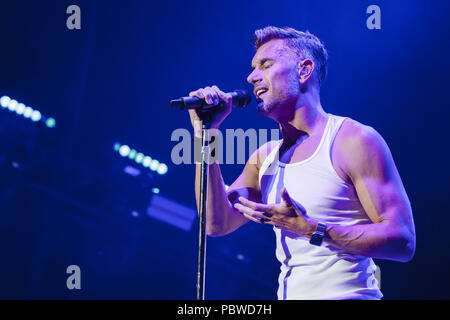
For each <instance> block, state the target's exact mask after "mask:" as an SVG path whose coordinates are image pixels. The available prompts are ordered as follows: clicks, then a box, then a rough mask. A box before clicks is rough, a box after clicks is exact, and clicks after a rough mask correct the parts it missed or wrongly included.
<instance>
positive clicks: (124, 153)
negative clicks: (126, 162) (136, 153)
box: [119, 144, 130, 157]
mask: <svg viewBox="0 0 450 320" xmlns="http://www.w3.org/2000/svg"><path fill="white" fill-rule="evenodd" d="M129 153H130V147H129V146H127V145H125V144H124V145H122V146H120V148H119V154H120V155H121V156H122V157H126V156H128V154H129Z"/></svg>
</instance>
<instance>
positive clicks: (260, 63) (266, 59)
mask: <svg viewBox="0 0 450 320" xmlns="http://www.w3.org/2000/svg"><path fill="white" fill-rule="evenodd" d="M266 61H275V59H272V58H262V59H261V60H259V65H263V64H264V63H265V62H266ZM255 68H256V67H255V66H254V65H252V71H253V70H255Z"/></svg>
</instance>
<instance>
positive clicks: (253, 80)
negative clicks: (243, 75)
mask: <svg viewBox="0 0 450 320" xmlns="http://www.w3.org/2000/svg"><path fill="white" fill-rule="evenodd" d="M257 81H261V75H260V74H259V72H258V71H257V69H256V68H255V69H254V70H253V71H252V72H251V73H250V74H249V75H248V77H247V82H248V83H250V84H253V85H254V84H255V83H256V82H257Z"/></svg>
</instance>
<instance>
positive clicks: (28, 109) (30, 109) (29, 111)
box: [23, 107, 33, 118]
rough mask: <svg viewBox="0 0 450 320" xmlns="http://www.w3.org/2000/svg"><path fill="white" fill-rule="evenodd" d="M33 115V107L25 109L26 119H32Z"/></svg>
mask: <svg viewBox="0 0 450 320" xmlns="http://www.w3.org/2000/svg"><path fill="white" fill-rule="evenodd" d="M32 113H33V109H32V108H31V107H25V110H24V111H23V116H24V117H25V118H30V117H31V114H32Z"/></svg>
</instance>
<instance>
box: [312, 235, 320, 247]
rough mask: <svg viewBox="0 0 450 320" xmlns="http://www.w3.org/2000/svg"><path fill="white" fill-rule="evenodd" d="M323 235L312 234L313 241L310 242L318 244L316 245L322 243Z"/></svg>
mask: <svg viewBox="0 0 450 320" xmlns="http://www.w3.org/2000/svg"><path fill="white" fill-rule="evenodd" d="M322 239H323V238H322V236H321V235H320V234H313V235H312V236H311V241H310V243H312V244H316V245H320V244H321V243H322Z"/></svg>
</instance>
